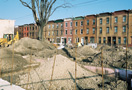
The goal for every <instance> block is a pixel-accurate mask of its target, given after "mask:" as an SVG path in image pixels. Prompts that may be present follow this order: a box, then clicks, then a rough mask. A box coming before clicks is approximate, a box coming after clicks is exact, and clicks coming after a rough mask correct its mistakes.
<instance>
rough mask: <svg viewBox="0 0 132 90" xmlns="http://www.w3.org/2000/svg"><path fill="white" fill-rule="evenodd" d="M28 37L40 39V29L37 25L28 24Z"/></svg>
mask: <svg viewBox="0 0 132 90" xmlns="http://www.w3.org/2000/svg"><path fill="white" fill-rule="evenodd" d="M28 34H29V35H28V37H30V38H32V39H38V37H39V27H38V26H37V24H35V23H31V24H28Z"/></svg>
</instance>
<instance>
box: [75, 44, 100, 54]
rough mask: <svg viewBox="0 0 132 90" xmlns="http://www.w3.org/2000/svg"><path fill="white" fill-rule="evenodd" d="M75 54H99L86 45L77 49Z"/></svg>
mask: <svg viewBox="0 0 132 90" xmlns="http://www.w3.org/2000/svg"><path fill="white" fill-rule="evenodd" d="M77 52H78V53H79V54H80V55H83V56H92V55H95V54H97V53H99V51H97V50H95V49H93V48H91V47H90V46H88V45H85V46H83V47H79V48H78V49H77Z"/></svg>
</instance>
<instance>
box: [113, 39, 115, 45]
mask: <svg viewBox="0 0 132 90" xmlns="http://www.w3.org/2000/svg"><path fill="white" fill-rule="evenodd" d="M113 45H116V37H113Z"/></svg>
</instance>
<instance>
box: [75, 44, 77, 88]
mask: <svg viewBox="0 0 132 90" xmlns="http://www.w3.org/2000/svg"><path fill="white" fill-rule="evenodd" d="M76 77H77V44H76V46H75V90H76V89H77V86H76Z"/></svg>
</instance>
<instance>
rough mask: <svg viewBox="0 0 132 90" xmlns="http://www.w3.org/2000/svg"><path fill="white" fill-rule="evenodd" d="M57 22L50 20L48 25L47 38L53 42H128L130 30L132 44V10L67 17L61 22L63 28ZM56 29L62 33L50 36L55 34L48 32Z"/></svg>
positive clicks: (131, 42)
mask: <svg viewBox="0 0 132 90" xmlns="http://www.w3.org/2000/svg"><path fill="white" fill-rule="evenodd" d="M55 22H56V21H52V22H50V21H49V23H48V24H47V26H46V33H47V34H46V38H48V40H49V41H51V42H53V40H54V41H55V40H58V41H59V42H56V43H69V44H70V43H77V42H81V43H82V44H88V43H100V44H103V43H105V44H126V40H127V31H128V44H132V10H120V11H115V12H112V13H110V12H106V13H100V14H97V15H87V16H84V17H83V16H79V17H75V18H67V19H64V20H63V22H61V26H62V27H63V28H62V27H61V29H60V28H57V26H56V25H59V24H57V23H55ZM52 26H54V27H52ZM49 27H50V28H51V29H50V28H49ZM60 30H61V31H60ZM56 31H57V32H60V33H61V32H62V33H61V34H59V35H58V34H56V35H54V36H58V37H56V38H50V37H51V36H53V35H52V34H48V33H51V32H52V33H53V32H56ZM53 43H54V42H53Z"/></svg>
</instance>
